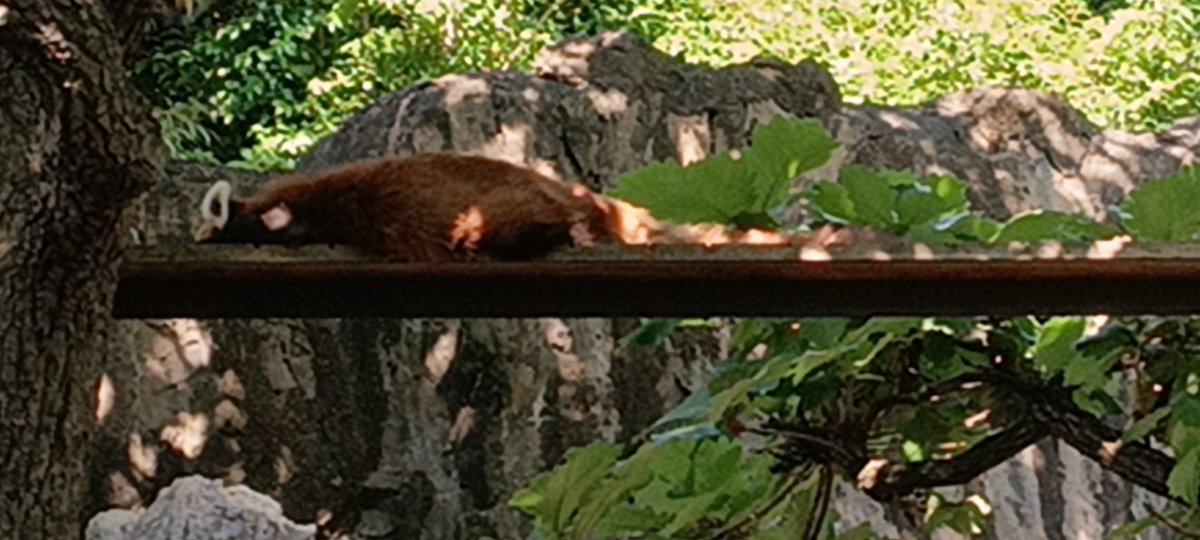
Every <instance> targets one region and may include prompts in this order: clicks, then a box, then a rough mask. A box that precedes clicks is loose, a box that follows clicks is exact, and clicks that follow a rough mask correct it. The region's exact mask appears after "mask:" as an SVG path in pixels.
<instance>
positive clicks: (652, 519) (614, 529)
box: [596, 504, 671, 538]
mask: <svg viewBox="0 0 1200 540" xmlns="http://www.w3.org/2000/svg"><path fill="white" fill-rule="evenodd" d="M670 522H671V516H669V515H667V514H660V513H658V512H655V511H654V510H651V509H649V508H645V507H641V506H630V505H625V504H621V505H617V506H614V507H612V508H610V509H609V510H608V512H607V513H605V514H604V519H603V520H601V521H600V523H598V524H597V525H596V532H597V533H598V534H599V535H600V537H601V538H613V537H620V536H621V535H622V534H623V533H640V532H644V531H654V530H658V529H661V528H663V527H665V526H666V525H667V524H668V523H670ZM639 538H641V536H639Z"/></svg>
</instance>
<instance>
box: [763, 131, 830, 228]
mask: <svg viewBox="0 0 1200 540" xmlns="http://www.w3.org/2000/svg"><path fill="white" fill-rule="evenodd" d="M837 147H838V143H837V142H836V141H834V140H833V139H832V138H830V137H829V135H828V134H827V133H826V131H825V127H824V126H823V125H821V123H820V122H818V121H816V120H811V119H805V120H796V119H791V118H787V117H783V116H777V117H775V118H774V119H772V120H771V121H770V122H767V123H766V124H764V125H762V126H760V127H759V128H758V129H755V130H754V135H753V136H752V138H751V146H750V148H748V149H746V150H745V151H744V152H742V157H741V161H743V162H745V163H746V165H747V166H749V167H751V168H752V169H754V172H755V175H754V191H755V193H756V194H757V200H756V201H755V203H756V204H755V206H754V207H753V209H754V210H759V211H769V210H772V209H774V208H775V207H777V206H780V205H782V204H784V203H785V202H787V199H788V191H789V189H790V188H791V186H792V181H793V180H794V179H795V178H796V177H797V176H799V175H800V174H802V173H804V172H807V171H810V170H812V169H815V168H817V167H820V166H821V165H824V164H825V162H827V161H829V156H830V154H831V153H832V152H833V151H834V150H835V149H837Z"/></svg>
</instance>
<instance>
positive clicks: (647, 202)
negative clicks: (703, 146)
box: [609, 117, 837, 226]
mask: <svg viewBox="0 0 1200 540" xmlns="http://www.w3.org/2000/svg"><path fill="white" fill-rule="evenodd" d="M836 147H837V143H836V142H834V141H833V140H832V139H830V138H829V136H828V135H827V134H826V133H825V129H824V128H823V127H822V126H821V124H820V123H819V122H816V121H814V120H796V119H790V118H785V117H776V118H775V119H773V120H772V121H771V122H769V123H767V124H765V125H763V126H760V127H759V128H758V129H757V130H755V132H754V135H753V136H752V140H751V145H750V147H749V148H747V149H745V150H744V151H743V152H742V153H741V158H740V159H737V160H735V159H733V158H732V157H731V155H730V154H729V153H721V154H715V155H712V156H710V157H708V158H707V159H704V160H703V161H700V162H698V163H693V164H691V165H689V166H687V167H681V166H680V165H679V164H678V163H676V162H675V161H665V162H662V163H658V164H655V165H651V166H649V167H645V168H642V169H639V170H636V171H633V172H631V173H628V174H626V175H624V176H622V177H621V179H620V181H619V182H618V185H617V187H616V188H615V189H613V190H611V191H610V192H609V195H611V196H613V197H616V198H619V199H624V200H626V201H628V202H630V203H633V204H636V205H639V206H642V207H645V208H647V209H649V210H650V212H651V213H653V214H654V215H655V216H656V217H658V218H661V219H665V220H668V221H675V222H682V223H722V224H735V225H755V226H774V225H775V223H774V219H773V218H772V217H771V215H772V212H773V211H774V210H775V209H776V208H777V207H779V206H781V205H782V204H783V203H785V202H786V201H787V194H788V191H789V189H790V188H791V185H792V181H793V180H794V179H795V177H796V175H798V174H800V173H803V172H805V171H806V170H809V169H812V168H815V167H817V166H820V165H821V164H823V163H824V162H825V161H827V160H828V159H829V155H830V152H831V151H832V150H833V149H834V148H836Z"/></svg>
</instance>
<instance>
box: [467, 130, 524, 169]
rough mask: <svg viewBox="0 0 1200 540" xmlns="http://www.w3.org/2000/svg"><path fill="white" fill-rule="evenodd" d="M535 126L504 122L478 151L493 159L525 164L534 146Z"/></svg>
mask: <svg viewBox="0 0 1200 540" xmlns="http://www.w3.org/2000/svg"><path fill="white" fill-rule="evenodd" d="M533 137H534V136H533V128H531V127H530V126H529V124H526V123H524V122H521V123H514V124H502V125H501V126H500V130H499V131H498V132H497V133H496V134H495V135H493V136H492V138H490V139H488V140H487V142H485V143H484V144H483V146H482V147H480V148H479V149H478V150H477V151H476V152H477V153H478V154H479V155H482V156H487V157H490V158H492V159H500V160H504V161H507V162H509V163H514V164H517V165H523V164H524V161H525V156H527V155H529V154H531V153H532V152H530V150H531V149H532V148H533V142H532V141H533Z"/></svg>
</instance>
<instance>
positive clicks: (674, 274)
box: [114, 244, 1200, 318]
mask: <svg viewBox="0 0 1200 540" xmlns="http://www.w3.org/2000/svg"><path fill="white" fill-rule="evenodd" d="M883 257H886V258H888V259H890V260H887V261H880V260H875V259H879V258H883ZM1089 257H1091V256H1090V255H1089V251H1088V249H1087V248H1086V247H1085V248H1068V249H1058V250H1050V251H1046V250H1045V249H1041V248H1038V249H1034V248H1029V249H1026V250H1025V251H1020V250H1017V251H1013V250H1003V249H1000V250H997V249H991V250H988V249H956V250H929V249H928V248H914V249H909V248H905V249H896V248H895V247H894V246H893V247H891V248H890V251H888V252H886V253H883V254H881V252H880V251H878V250H866V249H864V250H858V251H855V250H847V251H846V252H844V253H839V254H837V255H835V259H834V260H831V261H827V262H812V261H802V260H799V259H798V255H797V250H796V249H795V248H761V247H758V248H755V247H746V246H738V247H733V248H725V249H722V250H717V251H714V250H705V249H703V248H699V247H672V248H659V247H656V248H652V249H645V250H628V249H619V250H612V249H609V250H604V249H594V250H580V251H578V252H571V253H566V254H558V255H556V256H554V257H551V258H549V259H548V260H540V261H532V262H503V263H455V264H404V263H391V262H385V261H379V260H368V259H364V258H361V257H355V256H354V255H353V254H350V253H348V252H346V251H340V250H336V249H328V248H307V249H294V250H288V249H281V248H274V249H264V248H257V249H256V248H251V247H246V246H240V247H239V246H180V247H178V248H173V249H172V248H162V249H150V250H144V249H143V250H134V251H133V252H132V253H130V255H129V257H128V258H127V261H126V263H125V264H124V265H123V266H122V268H121V276H120V284H119V286H118V289H117V293H116V299H115V307H114V312H115V315H116V316H117V317H122V318H158V317H195V318H265V317H317V318H323V317H541V316H559V317H590V316H597V317H602V316H658V317H691V316H715V315H722V316H882V315H896V316H900V315H944V316H974V315H997V316H1012V315H1024V314H1037V315H1049V314H1096V313H1107V314H1114V315H1118V314H1120V315H1138V314H1157V315H1183V314H1200V245H1190V244H1189V245H1179V246H1143V247H1138V248H1136V249H1132V248H1131V249H1127V250H1126V251H1125V252H1124V253H1121V254H1120V255H1119V256H1118V257H1116V258H1112V259H1104V258H1089Z"/></svg>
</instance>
